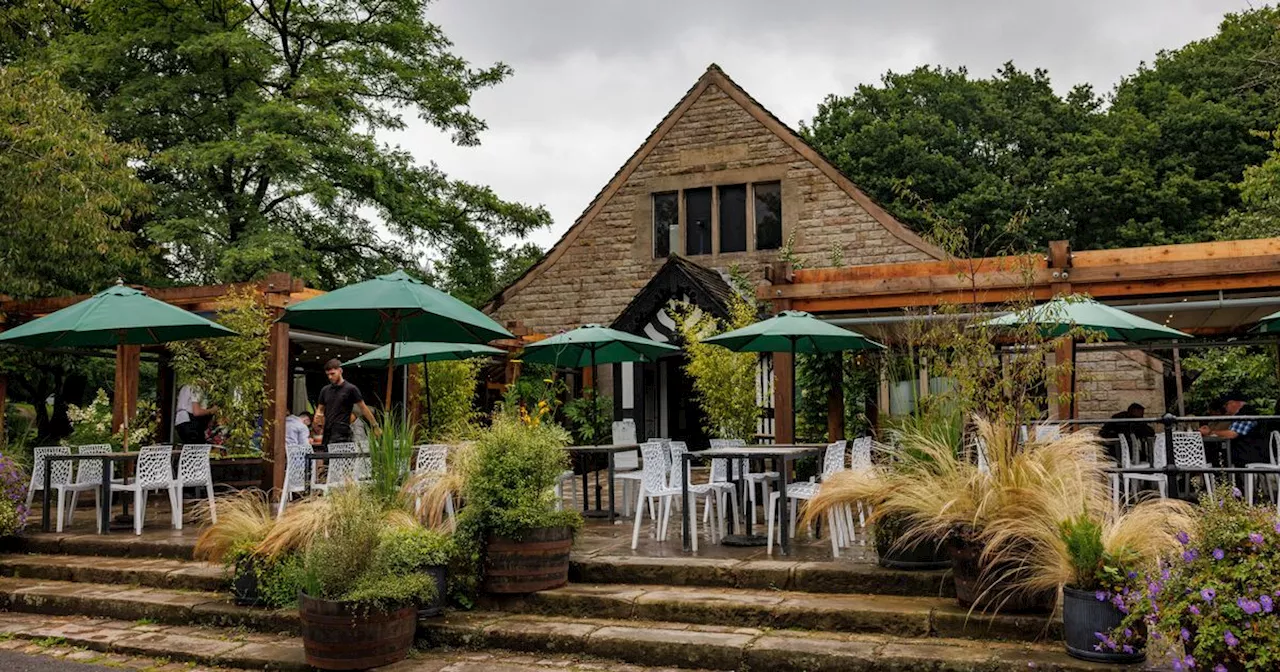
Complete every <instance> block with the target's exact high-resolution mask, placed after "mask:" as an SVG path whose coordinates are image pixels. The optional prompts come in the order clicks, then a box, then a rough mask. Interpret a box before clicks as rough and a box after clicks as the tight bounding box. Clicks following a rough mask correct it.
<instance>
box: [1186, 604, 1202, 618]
mask: <svg viewBox="0 0 1280 672" xmlns="http://www.w3.org/2000/svg"><path fill="white" fill-rule="evenodd" d="M1187 611H1190V612H1191V615H1192V616H1199V615H1200V607H1197V606H1196V605H1194V604H1193V605H1191V606H1190V607H1188V608H1187Z"/></svg>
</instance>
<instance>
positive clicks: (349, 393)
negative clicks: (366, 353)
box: [314, 359, 378, 446]
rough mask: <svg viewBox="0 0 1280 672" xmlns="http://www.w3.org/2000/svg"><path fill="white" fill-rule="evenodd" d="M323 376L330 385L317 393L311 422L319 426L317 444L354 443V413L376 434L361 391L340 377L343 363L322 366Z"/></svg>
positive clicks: (331, 362) (374, 423)
mask: <svg viewBox="0 0 1280 672" xmlns="http://www.w3.org/2000/svg"><path fill="white" fill-rule="evenodd" d="M324 374H325V376H327V377H328V378H329V384H328V385H325V386H324V388H322V389H321V390H320V400H319V403H317V404H316V415H315V419H314V422H315V423H316V424H318V425H320V435H321V437H322V439H321V441H320V442H321V443H322V444H323V445H325V446H328V445H329V444H331V443H348V442H351V441H353V440H354V438H353V435H352V431H351V420H352V418H354V417H355V416H354V415H353V413H357V412H358V413H359V414H360V416H361V417H363V418H364V419H365V421H366V422H368V423H369V426H370V427H373V431H374V432H375V433H376V432H377V431H378V422H377V421H376V420H374V418H373V411H371V410H369V407H368V406H367V405H366V404H365V403H364V395H362V394H360V389H359V388H357V387H356V386H355V385H352V384H351V383H350V382H348V381H347V380H346V379H344V378H343V377H342V362H340V361H338V360H336V359H331V360H329V361H328V362H326V363H325V365H324Z"/></svg>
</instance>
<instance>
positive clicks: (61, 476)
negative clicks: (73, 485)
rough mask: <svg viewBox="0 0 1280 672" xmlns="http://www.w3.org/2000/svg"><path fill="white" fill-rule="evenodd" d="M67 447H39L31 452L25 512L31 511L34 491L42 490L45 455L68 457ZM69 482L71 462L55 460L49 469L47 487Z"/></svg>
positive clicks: (68, 450)
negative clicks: (29, 480) (29, 478)
mask: <svg viewBox="0 0 1280 672" xmlns="http://www.w3.org/2000/svg"><path fill="white" fill-rule="evenodd" d="M70 454H71V448H70V447H69V446H40V447H38V448H35V449H33V450H32V451H31V459H32V465H31V483H30V485H28V486H27V510H28V511H30V510H31V502H32V501H33V500H34V499H35V496H36V490H44V458H45V456H46V455H70ZM70 482H71V462H69V461H67V460H56V461H54V462H53V463H52V464H51V468H50V469H49V487H51V488H52V487H56V486H58V485H66V484H68V483H70Z"/></svg>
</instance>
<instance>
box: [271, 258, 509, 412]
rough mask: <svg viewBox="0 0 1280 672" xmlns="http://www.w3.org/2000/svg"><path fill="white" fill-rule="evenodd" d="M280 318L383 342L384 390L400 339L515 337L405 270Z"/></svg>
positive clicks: (447, 340)
mask: <svg viewBox="0 0 1280 672" xmlns="http://www.w3.org/2000/svg"><path fill="white" fill-rule="evenodd" d="M280 320H281V321H282V322H286V323H288V324H290V325H292V326H295V327H300V328H303V329H311V330H314V331H321V332H325V333H330V334H339V335H342V336H349V337H351V338H355V339H359V340H361V341H365V342H368V343H387V344H390V346H391V347H390V348H389V349H388V359H389V360H390V361H391V364H390V366H388V367H387V393H386V397H385V400H386V402H385V403H387V404H390V403H391V381H392V376H393V375H394V371H395V364H396V363H397V361H398V359H399V358H398V357H397V356H396V343H397V342H399V341H431V342H443V343H487V342H489V341H492V340H494V339H498V338H514V336H512V335H511V333H510V332H508V331H507V330H506V329H503V328H502V326H501V325H499V324H498V323H497V322H494V321H493V320H492V319H491V318H490V317H489V316H488V315H485V314H484V313H482V312H480V311H478V310H476V309H475V308H472V307H471V306H468V305H467V304H465V303H463V302H462V301H459V300H458V299H455V298H454V297H452V296H450V295H449V294H446V293H445V292H442V291H440V290H438V289H436V288H434V287H431V286H430V285H427V284H425V283H423V282H422V281H421V280H418V279H417V278H413V277H411V276H409V274H407V273H405V272H404V271H396V272H394V273H388V274H387V275H380V276H378V277H376V278H374V279H372V280H365V281H364V282H357V283H355V284H353V285H347V286H346V287H343V288H341V289H336V290H334V291H332V292H329V293H327V294H324V295H321V296H318V297H316V298H314V299H309V300H307V301H303V302H301V303H297V304H294V305H292V306H289V307H288V308H286V309H285V311H284V315H282V316H281V317H280Z"/></svg>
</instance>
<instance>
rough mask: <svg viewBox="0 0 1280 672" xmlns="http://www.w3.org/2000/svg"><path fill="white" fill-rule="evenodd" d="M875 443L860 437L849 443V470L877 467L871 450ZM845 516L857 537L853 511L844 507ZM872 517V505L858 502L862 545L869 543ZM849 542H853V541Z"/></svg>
mask: <svg viewBox="0 0 1280 672" xmlns="http://www.w3.org/2000/svg"><path fill="white" fill-rule="evenodd" d="M873 444H874V442H873V441H872V439H871V437H870V436H860V437H858V438H856V439H854V440H853V441H850V442H849V468H850V469H852V470H853V471H869V470H870V469H872V468H873V467H874V466H875V465H874V463H873V462H872V459H871V449H872V448H873ZM844 511H845V516H846V517H847V518H848V530H849V533H850V535H851V536H857V535H856V534H854V533H853V529H854V527H853V510H852V509H851V508H849V507H847V506H846V507H844ZM870 515H871V505H870V504H869V503H865V502H858V527H859V528H860V529H861V530H862V544H863V545H865V544H866V543H867V517H868V516H870ZM848 541H850V542H852V539H849V540H848Z"/></svg>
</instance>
